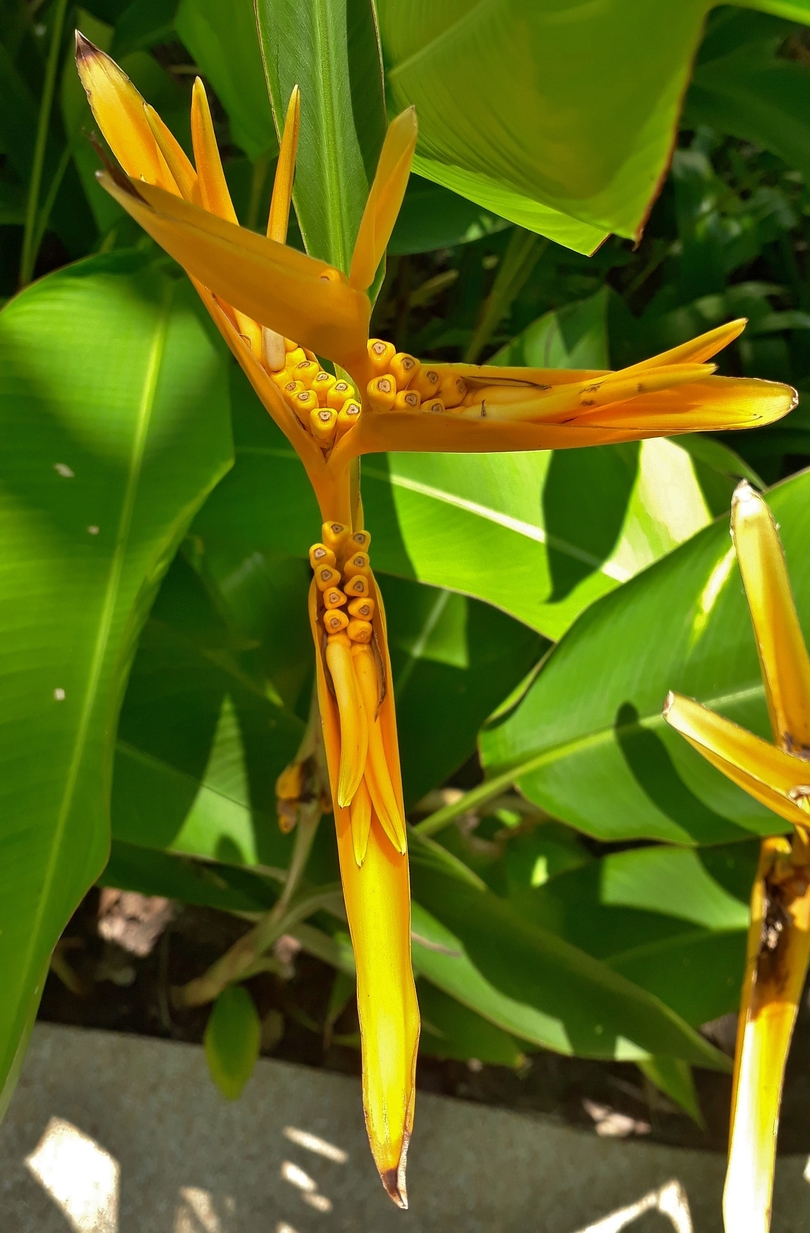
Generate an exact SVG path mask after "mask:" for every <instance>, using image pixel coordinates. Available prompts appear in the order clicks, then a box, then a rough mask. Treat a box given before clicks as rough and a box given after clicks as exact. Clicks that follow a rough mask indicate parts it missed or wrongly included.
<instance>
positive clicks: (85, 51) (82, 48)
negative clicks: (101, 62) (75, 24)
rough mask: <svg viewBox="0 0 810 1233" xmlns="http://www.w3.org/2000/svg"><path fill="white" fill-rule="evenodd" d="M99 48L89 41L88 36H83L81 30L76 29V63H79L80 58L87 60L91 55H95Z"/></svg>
mask: <svg viewBox="0 0 810 1233" xmlns="http://www.w3.org/2000/svg"><path fill="white" fill-rule="evenodd" d="M98 54H99V50H98V48H97V47H96V45H95V43H91V42H90V40H89V39H88V38H85V37H84V35H83V34H82V32H81V30H77V31H76V63H77V64H81V62H82V60H89V59H90V57H91V56H97V55H98Z"/></svg>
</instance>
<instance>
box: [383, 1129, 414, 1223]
mask: <svg viewBox="0 0 810 1233" xmlns="http://www.w3.org/2000/svg"><path fill="white" fill-rule="evenodd" d="M410 1140H411V1136H410V1135H409V1134H407V1133H406V1134H405V1138H404V1140H403V1143H402V1151H401V1153H400V1157H399V1164H398V1165H397V1167H396V1169H381V1170H380V1181H381V1182H382V1184H383V1186H384V1187H385V1193H386V1194H387V1195H388V1197H389V1199H392V1200H393V1201H394V1203H396V1205H397V1207H401V1208H402V1210H403V1211H407V1210H408V1190H407V1187H406V1185H405V1163H406V1160H407V1156H408V1144H409V1143H410Z"/></svg>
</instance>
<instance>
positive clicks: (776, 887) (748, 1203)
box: [664, 483, 810, 1233]
mask: <svg viewBox="0 0 810 1233" xmlns="http://www.w3.org/2000/svg"><path fill="white" fill-rule="evenodd" d="M731 528H732V535H733V537H734V544H735V547H736V550H737V560H738V562H739V566H740V572H741V574H742V579H743V584H744V586H745V594H746V597H747V600H748V606H749V608H750V611H751V620H752V622H753V626H754V636H755V638H756V642H757V649H758V651H759V660H760V665H761V668H762V677H763V681H764V684H765V695H766V698H767V701H768V711H769V713H770V718H771V727H772V728H773V736H774V744H773V745H771V744H769V742H768V741H763V740H762V739H761V738H760V737H758V736H754V735H753V734H752V733H750V732H746V731H745V729H743V728H740V727H738V726H737V725H736V724H734V723H731V722H730V721H729V720H728V719H724V718H723V717H722V716H720V715H717V714H715V712H714V711H710V710H709V709H708V708H707V707H704V706H701V705H700V703H698V702H694V701H693V700H691V699H689V698H684V697H681V696H680V695H678V694H670V695H669V697H668V698H667V701H666V705H665V708H664V717H665V719H666V720H667V722H668V723H670V724H671V725H672V726H673V727H674V728H677V730H678V731H679V732H680V733H681V734H682V735H683V736H685V737H686V739H687V740H688V741H689V743H690V744H691V745H693V746H694V748H695V749H697V750H698V751H699V753H701V754H703V756H704V758H707V759H708V761H709V762H711V763H712V764H713V765H714V766H716V767H717V768H718V769H719V770H721V771H722V772H723V774H725V775H727V776H728V777H729V779H732V780H733V781H734V783H736V784H739V786H740V787H741V788H744V789H745V791H746V792H749V793H750V794H751V796H753V797H755V798H756V799H757V800H758V801H761V802H762V803H763V804H764V805H767V806H768V808H769V809H772V810H773V811H774V813H777V814H779V816H780V817H782V818H785V820H786V821H788V822H792V823H793V825H794V828H795V830H794V833H793V836H792V840H790V839H787V838H784V837H781V836H774V837H773V838H769V839H766V840H764V842H763V844H762V850H761V854H760V861H759V868H758V870H757V876H756V880H755V882H754V888H753V892H752V897H751V926H750V929H749V933H748V946H747V955H746V967H745V977H744V981H743V993H742V1003H741V1006H740V1020H739V1027H738V1031H737V1050H736V1055H735V1059H734V1090H733V1097H732V1110H731V1135H730V1141H729V1163H728V1173H727V1175H726V1185H725V1191H724V1194H723V1216H724V1221H725V1227H726V1230H727V1233H740V1231H741V1230H745V1233H767V1230H768V1229H769V1227H770V1217H771V1197H772V1193H773V1170H774V1159H775V1155H776V1131H777V1126H778V1121H779V1103H780V1099H781V1095H782V1080H783V1077H784V1071H785V1061H786V1059H787V1053H788V1049H789V1047H790V1038H791V1036H792V1034H793V1027H794V1024H795V1022H796V1012H797V1008H798V1004H799V998H800V997H801V993H802V987H803V985H804V978H805V974H806V972H807V966H808V960H809V959H810V844H809V843H808V830H810V806H809V804H808V801H809V799H810V765H808V762H810V658H809V657H808V654H807V648H806V646H805V643H804V639H803V637H802V631H801V627H800V625H799V619H798V616H797V614H796V608H795V605H794V602H793V596H792V594H791V589H790V581H789V579H788V574H787V567H786V565H785V558H784V554H783V552H782V546H781V544H780V542H779V535H778V532H777V529H776V526H775V524H774V521H773V518H772V517H771V513H770V510H769V509H768V507H767V505H766V504H765V502H764V501H763V500H762V498H761V497H760V496H759V495H758V494H757V493H756V492H754V490H753V489H752V488H751V487H750V486H749V485H748V484H747V483H742V484H740V485H739V487H738V488H737V490H736V492H735V494H734V500H733V503H732V511H731Z"/></svg>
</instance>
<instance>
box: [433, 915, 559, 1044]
mask: <svg viewBox="0 0 810 1233" xmlns="http://www.w3.org/2000/svg"><path fill="white" fill-rule="evenodd" d="M411 948H412V953H413V965H414V970H415V971H416V972H417V974H419V975H422V976H424V977H426V978H427V979H428V980H430V982H431V983H432V984H434V985H436V986H437V988H439V989H443V990H444V992H445V993H447V994H449V995H450V996H451V997H453V998H455V999H456V1001H458V1002H460V1003H461V1004H462V1005H463V1006H467V1007H469V1009H470V1010H474V1011H475V1012H476V1014H478V1015H481V1016H482V1018H484V1019H486V1020H488V1022H490V1023H492V1024H494V1025H495V1026H496V1027H499V1028H501V1029H502V1030H503V1031H504V1032H507V1033H509V1034H511V1035H512V1036H517V1037H519V1038H520V1039H521V1040H525V1041H528V1042H529V1043H530V1044H533V1045H537V1046H539V1047H541V1048H547V1049H553V1050H554V1051H555V1052H557V1053H570V1052H571V1046H570V1044H569V1042H568V1039H567V1037H566V1034H565V1032H564V1030H563V1029H562V1028H561V1025H560V1024H559V1022H557V1020H556V1019H555V1017H554V1016H553V1015H549V1014H545V1013H544V1012H543V1011H542V1010H539V1009H537V1008H536V1007H535V1006H532V1005H530V1004H529V1003H528V1002H525V1001H521V1000H520V999H518V998H513V997H508V996H507V995H506V994H505V993H502V992H501V991H500V989H498V988H496V987H495V985H494V984H492V983H491V982H490V981H489V980H487V978H486V977H485V976H484V975H482V973H481V972H480V971H479V969H478V968H477V967H476V966H475V964H474V963H473V962H472V960H471V959H470V958H469V956H468V954H467V953H466V951H465V948H464V945H463V943H462V942H461V941H460V940H459V939H458V937H456V935H455V934H454V933H452V932H451V931H450V930H449V929H448V928H446V926H445V925H443V924H441V923H440V922H439V921H438V920H437V919H436V917H435V916H433V915H432V914H431V913H430V912H427V911H426V910H425V909H424V908H423V907H422V905H421V904H420V903H417V902H414V903H413V904H412V920H411Z"/></svg>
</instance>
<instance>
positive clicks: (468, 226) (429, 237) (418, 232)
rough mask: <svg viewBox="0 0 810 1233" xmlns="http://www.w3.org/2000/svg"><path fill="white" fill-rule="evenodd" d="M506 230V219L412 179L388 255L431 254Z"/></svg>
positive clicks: (426, 182) (417, 179) (456, 194)
mask: <svg viewBox="0 0 810 1233" xmlns="http://www.w3.org/2000/svg"><path fill="white" fill-rule="evenodd" d="M506 226H508V224H507V222H506V221H505V220H504V219H502V218H499V217H498V216H497V215H496V214H493V213H491V211H489V210H485V209H482V208H481V207H480V206H477V205H476V204H475V202H472V201H470V200H469V199H468V198H467V197H460V196H459V195H458V193H452V192H450V191H449V190H448V189H446V188H442V187H441V185H439V184H433V183H431V181H430V180H423V179H422V177H421V176H411V178H410V180H409V182H408V187H407V189H406V190H405V200H404V201H403V203H402V209H401V210H400V212H399V217H398V218H397V221H396V226H395V227H394V233H393V235H392V236H391V243H390V244H389V245H388V251H389V253H392V254H402V255H404V254H407V253H425V252H431V251H432V250H434V249H437V248H449V247H451V246H452V245H455V244H468V243H470V242H471V241H472V240H480V239H481V237H482V236H485V235H492V234H493V233H494V232H496V231H501V230H503V228H504V227H506Z"/></svg>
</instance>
